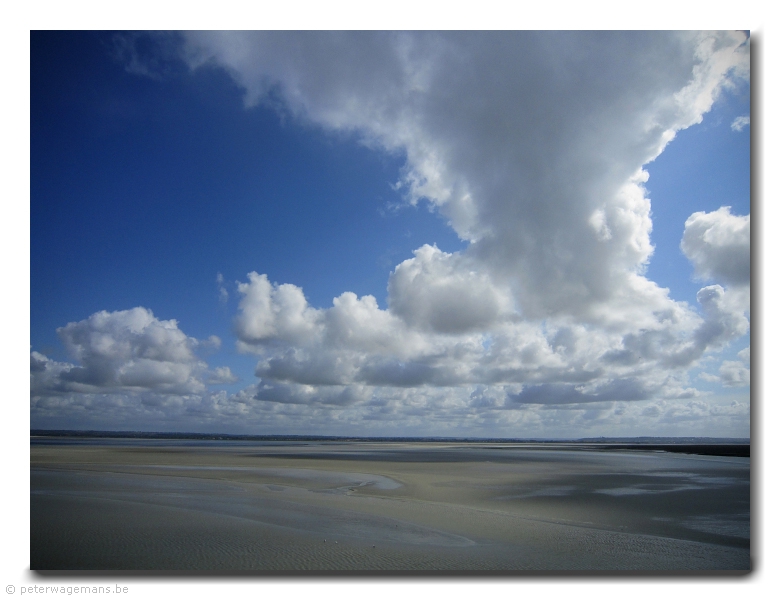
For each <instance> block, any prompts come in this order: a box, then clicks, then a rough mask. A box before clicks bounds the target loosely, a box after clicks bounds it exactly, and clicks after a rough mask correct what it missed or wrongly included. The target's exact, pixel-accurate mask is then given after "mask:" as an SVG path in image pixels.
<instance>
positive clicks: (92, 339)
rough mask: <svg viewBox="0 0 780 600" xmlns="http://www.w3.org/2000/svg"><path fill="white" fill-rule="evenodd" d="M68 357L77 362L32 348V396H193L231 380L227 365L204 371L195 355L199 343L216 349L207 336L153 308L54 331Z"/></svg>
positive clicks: (91, 319) (98, 316)
mask: <svg viewBox="0 0 780 600" xmlns="http://www.w3.org/2000/svg"><path fill="white" fill-rule="evenodd" d="M57 333H58V334H59V336H60V339H61V340H62V342H63V344H64V345H65V349H66V350H67V352H68V354H69V356H70V357H71V358H72V359H73V360H75V361H76V362H77V363H78V364H71V363H61V362H56V361H52V360H50V359H48V358H47V357H46V356H44V355H42V354H40V353H38V352H32V353H31V356H30V378H31V383H30V386H31V392H32V394H33V396H36V395H43V394H51V393H68V392H77V393H87V394H95V393H106V392H153V393H156V394H175V395H185V394H196V393H203V392H205V390H206V387H205V383H204V378H210V380H211V381H212V382H225V381H233V380H234V377H233V375H232V373H231V372H230V369H229V368H227V367H221V368H218V369H217V370H216V371H215V372H214V373H209V372H208V366H207V364H206V363H205V362H204V361H203V360H202V359H200V358H198V356H197V355H196V350H197V349H198V347H206V348H209V347H211V348H215V347H218V346H219V343H220V340H219V338H217V337H216V336H212V337H211V338H209V339H208V340H205V341H198V340H196V339H194V338H191V337H188V336H187V335H185V334H184V333H183V332H182V331H181V330H180V329H179V327H178V324H177V323H176V321H174V320H169V321H161V320H159V319H157V318H156V317H155V316H154V315H153V314H152V311H150V310H148V309H146V308H142V307H137V308H133V309H131V310H124V311H117V312H106V311H101V312H98V313H95V314H93V315H92V316H90V317H89V318H87V319H85V320H83V321H78V322H75V323H68V324H67V325H66V326H65V327H61V328H59V329H58V330H57Z"/></svg>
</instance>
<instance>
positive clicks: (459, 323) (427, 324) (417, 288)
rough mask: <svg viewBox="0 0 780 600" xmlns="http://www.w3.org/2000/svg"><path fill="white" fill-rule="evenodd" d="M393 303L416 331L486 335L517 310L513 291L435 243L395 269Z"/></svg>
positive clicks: (390, 290) (391, 287)
mask: <svg viewBox="0 0 780 600" xmlns="http://www.w3.org/2000/svg"><path fill="white" fill-rule="evenodd" d="M388 304H389V306H390V310H391V311H392V312H393V313H395V314H397V315H398V316H400V317H401V318H402V319H403V320H404V321H405V322H406V323H407V324H408V325H409V326H411V327H414V328H418V329H422V330H429V331H436V332H439V333H454V334H457V333H464V332H468V331H485V330H487V329H490V328H491V327H492V326H493V325H494V324H496V323H498V322H499V321H500V320H501V319H507V318H509V317H511V316H512V315H513V313H514V312H515V311H514V307H513V299H512V296H511V293H510V292H509V290H508V289H501V288H499V287H498V286H496V285H494V284H493V282H492V281H491V280H490V278H489V276H488V274H487V273H485V272H484V271H483V272H480V271H479V270H478V266H477V265H470V264H469V261H468V260H467V259H466V258H465V257H464V256H463V255H461V254H448V253H447V252H442V251H441V250H439V249H438V248H436V247H435V246H429V245H425V246H423V247H422V248H418V249H417V250H415V253H414V258H410V259H409V260H405V261H404V262H402V263H401V264H400V265H398V266H397V267H396V268H395V272H394V273H393V274H392V275H391V276H390V282H389V283H388Z"/></svg>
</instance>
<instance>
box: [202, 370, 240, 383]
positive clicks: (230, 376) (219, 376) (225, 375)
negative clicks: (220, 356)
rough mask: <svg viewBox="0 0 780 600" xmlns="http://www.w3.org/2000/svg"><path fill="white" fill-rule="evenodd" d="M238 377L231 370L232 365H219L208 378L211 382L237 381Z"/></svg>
mask: <svg viewBox="0 0 780 600" xmlns="http://www.w3.org/2000/svg"><path fill="white" fill-rule="evenodd" d="M236 381H238V377H237V376H236V375H235V374H234V373H233V372H232V371H231V370H230V367H217V368H216V369H214V370H213V371H212V372H211V373H210V375H209V378H208V382H209V383H210V384H218V383H235V382H236Z"/></svg>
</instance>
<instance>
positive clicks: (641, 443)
mask: <svg viewBox="0 0 780 600" xmlns="http://www.w3.org/2000/svg"><path fill="white" fill-rule="evenodd" d="M30 435H31V436H34V437H60V438H62V437H74V438H75V437H78V438H124V439H148V440H217V441H219V440H221V441H231V440H236V441H257V442H407V443H408V442H418V443H419V442H455V443H469V444H474V443H491V444H502V443H505V444H577V445H586V446H587V448H588V449H593V450H663V451H667V452H684V453H691V454H708V455H718V456H750V440H749V439H745V438H707V437H622V438H618V437H615V438H611V437H610V438H607V437H599V438H580V439H552V438H476V437H414V436H412V437H364V436H333V435H287V434H283V435H248V434H229V433H191V432H189V433H182V432H172V431H166V432H153V431H94V430H56V429H32V430H30Z"/></svg>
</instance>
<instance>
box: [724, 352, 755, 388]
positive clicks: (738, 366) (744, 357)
mask: <svg viewBox="0 0 780 600" xmlns="http://www.w3.org/2000/svg"><path fill="white" fill-rule="evenodd" d="M737 357H738V358H739V360H724V361H723V364H722V365H721V366H720V369H718V375H719V376H720V377H719V379H720V382H721V383H722V384H723V385H724V386H726V387H744V386H748V385H750V346H748V347H747V348H745V349H744V350H740V351H739V352H738V353H737Z"/></svg>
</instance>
